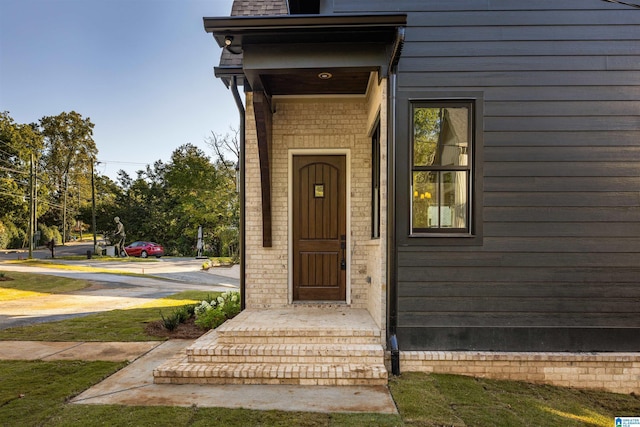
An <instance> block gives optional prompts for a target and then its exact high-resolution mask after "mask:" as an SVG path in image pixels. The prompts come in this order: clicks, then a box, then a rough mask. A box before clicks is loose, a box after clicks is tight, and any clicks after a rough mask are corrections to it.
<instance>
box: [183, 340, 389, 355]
mask: <svg viewBox="0 0 640 427" xmlns="http://www.w3.org/2000/svg"><path fill="white" fill-rule="evenodd" d="M186 353H187V355H189V356H281V357H288V356H309V357H310V356H313V357H324V356H345V357H347V356H348V357H383V356H384V350H383V349H382V346H380V345H371V344H367V345H349V346H343V345H329V344H326V345H314V344H311V345H304V344H298V345H264V344H263V345H247V344H240V345H226V344H219V343H218V341H212V342H210V343H208V345H207V346H203V347H190V348H187V350H186Z"/></svg>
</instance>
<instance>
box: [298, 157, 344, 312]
mask: <svg viewBox="0 0 640 427" xmlns="http://www.w3.org/2000/svg"><path fill="white" fill-rule="evenodd" d="M292 202H293V299H294V301H345V300H346V279H347V271H346V267H347V248H346V245H347V238H346V237H347V236H346V235H347V227H346V222H347V221H346V213H347V209H346V159H345V156H339V155H335V156H333V155H312V156H307V155H304V156H302V155H300V156H298V155H296V156H293V195H292Z"/></svg>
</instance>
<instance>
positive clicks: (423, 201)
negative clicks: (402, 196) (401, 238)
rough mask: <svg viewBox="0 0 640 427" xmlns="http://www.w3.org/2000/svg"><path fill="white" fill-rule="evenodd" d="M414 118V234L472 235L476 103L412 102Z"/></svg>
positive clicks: (412, 199) (412, 167) (412, 196)
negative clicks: (474, 111)
mask: <svg viewBox="0 0 640 427" xmlns="http://www.w3.org/2000/svg"><path fill="white" fill-rule="evenodd" d="M411 117H412V123H413V126H412V130H413V134H412V145H411V146H412V153H411V159H412V160H411V175H412V176H411V234H412V235H429V234H439V235H441V234H442V233H455V234H457V235H459V234H470V233H471V225H470V224H471V206H472V204H471V200H470V198H471V194H472V192H471V191H470V190H471V188H472V183H471V177H472V170H471V166H472V165H473V161H472V156H473V137H472V136H473V128H474V126H473V103H472V102H470V101H429V102H418V103H412V108H411Z"/></svg>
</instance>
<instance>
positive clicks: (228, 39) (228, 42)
mask: <svg viewBox="0 0 640 427" xmlns="http://www.w3.org/2000/svg"><path fill="white" fill-rule="evenodd" d="M231 43H233V36H226V37H225V38H224V45H225V46H231Z"/></svg>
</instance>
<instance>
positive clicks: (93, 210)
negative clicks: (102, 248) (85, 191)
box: [91, 159, 98, 254]
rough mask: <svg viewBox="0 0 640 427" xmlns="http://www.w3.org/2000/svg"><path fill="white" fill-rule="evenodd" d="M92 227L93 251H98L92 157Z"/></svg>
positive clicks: (95, 252)
mask: <svg viewBox="0 0 640 427" xmlns="http://www.w3.org/2000/svg"><path fill="white" fill-rule="evenodd" d="M91 227H92V228H93V253H94V254H97V253H98V239H97V236H96V181H95V178H94V173H93V159H91Z"/></svg>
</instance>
